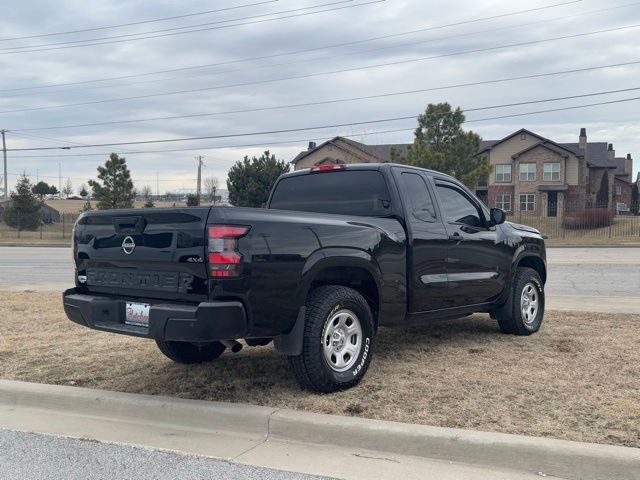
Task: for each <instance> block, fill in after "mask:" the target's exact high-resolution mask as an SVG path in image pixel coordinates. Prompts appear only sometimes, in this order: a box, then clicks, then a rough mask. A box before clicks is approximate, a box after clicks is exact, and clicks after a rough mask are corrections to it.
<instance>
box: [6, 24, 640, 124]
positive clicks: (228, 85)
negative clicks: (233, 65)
mask: <svg viewBox="0 0 640 480" xmlns="http://www.w3.org/2000/svg"><path fill="white" fill-rule="evenodd" d="M638 27H640V24H634V25H626V26H623V27H614V28H608V29H604V30H595V31H590V32H583V33H576V34H571V35H563V36H560V37H552V38H545V39H540V40H530V41H527V42H518V43H511V44H506V45H498V46H493V47H484V48H476V49H472V50H464V51H459V52H451V53H444V54H439V55H432V56H428V57H419V58H413V59H408V60H397V61H393V62H386V63H379V64H374V65H366V66H361V67H351V68H344V69H340V70H331V71H326V72H315V73H308V74H303V75H295V76H289V77H281V78H276V79H268V80H256V81H251V82H244V83H235V84H227V85H217V86H214V87H205V88H196V89H190V90H179V91H172V92H163V93H152V94H146V95H135V96H130V97H120V98H109V99H103V100H92V101H87V102H78V103H69V104H61V105H47V106H40V107H30V108H21V109H15V110H5V111H2V112H0V114H7V113H18V112H28V111H36V110H51V109H56V108H68V107H78V106H85V105H95V104H101V103H113V102H122V101H131V100H140V99H147V98H157V97H164V96H171V95H181V94H187V93H197V92H203V91H211V90H218V89H224V88H231V87H241V86H250V85H258V84H265V83H274V82H281V81H285V80H299V79H303V78H311V77H318V76H324V75H334V74H337V73H346V72H353V71H360V70H369V69H373V68H380V67H388V66H395V65H404V64H408V63H415V62H422V61H426V60H433V59H436V58H445V57H453V56H457V55H468V54H472V53H481V52H488V51H495V50H500V49H505V48H512V47H521V46H526V45H535V44H540V43H546V42H552V41H556V40H566V39H571V38H578V37H585V36H590V35H597V34H601V33H609V32H614V31H621V30H628V29H633V28H638Z"/></svg>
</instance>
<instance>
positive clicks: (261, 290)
mask: <svg viewBox="0 0 640 480" xmlns="http://www.w3.org/2000/svg"><path fill="white" fill-rule="evenodd" d="M73 255H74V258H75V282H76V287H75V288H72V289H70V290H67V291H66V292H64V308H65V311H66V313H67V315H68V317H69V318H70V319H71V320H72V321H74V322H76V323H79V324H81V325H85V326H87V327H90V328H94V329H97V330H103V331H107V332H114V333H120V334H125V335H133V336H138V337H143V338H149V339H153V340H155V341H156V343H157V344H158V347H159V348H160V350H161V351H162V353H164V354H165V355H166V356H167V357H169V358H170V359H172V360H174V361H176V362H180V363H198V362H206V361H210V360H213V359H215V358H217V357H219V356H220V355H221V354H222V353H223V352H224V351H225V349H226V348H230V349H231V350H233V351H237V350H238V349H239V348H240V345H241V344H239V343H238V342H237V340H239V339H244V340H245V342H246V344H248V345H250V346H255V345H265V344H267V343H269V342H270V341H271V340H273V341H274V344H275V349H276V350H277V351H278V352H281V353H283V354H285V355H287V356H288V357H289V363H290V365H291V369H292V371H293V373H294V374H295V376H296V378H297V380H298V382H299V383H300V384H301V385H302V386H303V387H305V388H308V389H311V390H315V391H318V392H333V391H336V390H339V389H344V388H348V387H352V386H354V385H356V384H357V383H358V382H359V381H360V380H361V379H362V377H363V376H364V374H365V372H366V371H367V368H368V367H369V364H370V362H371V358H372V356H373V354H374V352H375V338H376V333H377V331H378V329H379V327H381V326H385V327H386V326H389V327H390V326H407V325H414V324H417V323H423V322H428V321H431V320H434V319H443V318H458V317H462V316H465V315H468V314H470V313H473V312H488V313H489V314H490V315H491V317H492V318H494V319H496V320H497V321H498V324H499V326H500V330H502V332H504V333H509V334H515V335H529V334H532V333H534V332H536V331H537V330H538V329H539V328H540V325H541V323H542V320H543V315H544V298H545V297H544V284H545V281H546V277H547V271H546V258H545V246H544V241H543V239H542V237H541V236H540V234H539V232H538V231H537V230H535V229H533V228H530V227H526V226H522V225H517V224H513V223H508V222H505V213H504V212H503V211H502V210H499V209H495V208H494V209H491V210H489V209H487V208H486V207H485V206H484V205H483V204H482V203H481V202H480V201H479V200H478V199H477V198H475V196H474V195H473V194H472V193H471V192H470V191H469V190H468V189H467V188H466V187H465V186H464V185H462V184H461V183H460V182H458V181H457V180H455V179H454V178H451V177H449V176H447V175H444V174H441V173H438V172H434V171H428V170H423V169H419V168H413V167H408V166H404V165H394V164H364V165H330V166H321V167H315V168H312V169H310V170H302V171H297V172H295V173H290V174H287V175H284V176H282V177H280V178H279V179H278V181H277V182H276V184H275V186H274V188H273V191H272V193H271V196H270V199H269V202H268V205H267V208H228V207H192V208H170V209H154V210H153V211H141V210H133V209H132V210H117V211H116V210H111V211H90V212H85V213H83V214H82V215H81V216H80V218H79V219H78V221H77V223H76V225H75V231H74V237H73ZM460 361H464V360H463V359H461V360H460Z"/></svg>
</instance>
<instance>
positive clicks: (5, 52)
mask: <svg viewBox="0 0 640 480" xmlns="http://www.w3.org/2000/svg"><path fill="white" fill-rule="evenodd" d="M352 1H353V0H343V1H339V2H332V3H327V4H321V5H312V6H308V7H302V8H297V9H292V10H283V11H280V12H273V13H269V14H263V15H253V16H251V17H243V18H246V19H250V18H259V17H265V16H270V15H278V14H282V13H286V12H295V11H300V10H308V9H310V8H320V7H323V6H329V5H336V4H341V3H347V2H352ZM384 1H386V0H371V1H368V2H363V3H358V4H355V5H347V6H342V7H333V8H327V9H324V10H318V11H315V12H305V13H297V14H292V15H285V16H282V17H276V18H266V19H262V20H250V21H247V22H241V23H234V24H231V25H220V24H221V23H231V22H233V21H238V20H242V19H243V18H236V19H231V20H224V21H218V22H210V23H207V24H202V25H213V24H217V26H215V27H205V28H196V29H193V30H186V31H172V30H179V29H187V28H194V27H196V26H199V25H193V26H191V27H175V28H170V29H163V30H157V32H163V31H164V32H168V33H159V34H158V35H148V36H146V37H145V36H142V37H140V36H138V37H136V38H121V37H131V36H134V35H142V34H141V33H138V34H127V35H116V36H112V37H104V38H120V39H119V40H108V41H106V42H103V41H97V42H93V43H81V42H91V41H92V40H76V41H72V42H59V43H52V44H42V45H31V46H24V47H9V48H4V49H0V55H11V54H17V53H31V52H44V51H51V50H63V49H67V48H78V47H88V46H93V45H108V44H113V43H122V42H132V41H135V40H147V39H150V38H163V37H169V36H174V35H184V34H187V33H197V32H204V31H210V30H220V29H224V28H232V27H239V26H244V25H255V24H258V23H265V22H273V21H276V20H285V19H289V18H297V17H304V16H308V15H316V14H318V13H325V12H333V11H337V10H344V9H347V8H355V7H361V6H364V5H371V4H374V3H382V2H384ZM69 44H74V45H69ZM47 45H52V46H51V47H47ZM53 45H60V46H57V47H56V46H53ZM35 47H46V48H35ZM18 49H21V50H18Z"/></svg>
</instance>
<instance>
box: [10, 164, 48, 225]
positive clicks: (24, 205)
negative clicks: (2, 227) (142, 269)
mask: <svg viewBox="0 0 640 480" xmlns="http://www.w3.org/2000/svg"><path fill="white" fill-rule="evenodd" d="M42 205H43V202H42V200H40V199H38V198H37V197H36V195H35V194H34V193H33V185H31V182H30V181H29V177H27V176H26V175H23V176H22V177H21V178H20V180H18V184H17V185H16V191H15V192H11V201H10V202H9V205H8V206H7V208H6V209H5V211H4V221H5V223H6V224H7V225H9V226H10V227H13V228H17V229H18V230H37V229H38V227H39V226H40V224H41V223H42V213H41V212H40V209H41V208H42Z"/></svg>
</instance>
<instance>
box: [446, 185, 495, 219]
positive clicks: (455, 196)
mask: <svg viewBox="0 0 640 480" xmlns="http://www.w3.org/2000/svg"><path fill="white" fill-rule="evenodd" d="M436 190H437V192H438V198H439V199H440V205H441V206H442V210H443V214H444V216H445V220H446V221H447V222H448V223H458V224H463V225H468V226H470V227H482V226H484V224H483V222H482V217H481V216H480V212H479V211H478V207H477V206H476V205H475V204H474V203H473V202H472V201H471V200H470V199H469V198H468V197H467V196H466V195H465V194H464V193H463V192H462V191H461V190H459V189H457V188H456V187H454V186H453V185H452V186H449V185H443V184H438V185H436Z"/></svg>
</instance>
